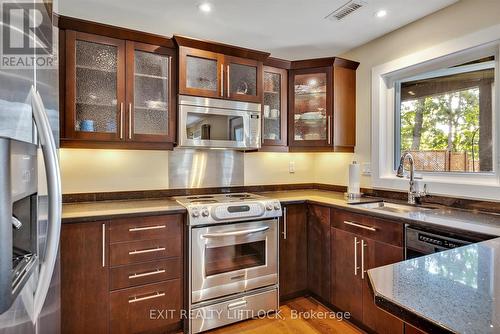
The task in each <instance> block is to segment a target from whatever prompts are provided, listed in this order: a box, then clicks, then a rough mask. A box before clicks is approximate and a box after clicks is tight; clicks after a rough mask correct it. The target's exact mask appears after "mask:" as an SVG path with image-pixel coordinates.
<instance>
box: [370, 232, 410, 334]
mask: <svg viewBox="0 0 500 334" xmlns="http://www.w3.org/2000/svg"><path fill="white" fill-rule="evenodd" d="M362 247H364V266H365V270H369V269H372V268H376V267H381V266H385V265H388V264H392V263H396V262H399V261H403V259H404V251H403V248H402V247H398V246H393V245H389V244H386V243H383V242H379V241H375V240H371V239H363V241H362ZM366 275H367V274H366V273H365V274H364V279H363V324H364V325H366V326H367V327H369V328H371V329H372V330H374V331H375V332H377V333H394V334H398V333H403V322H402V321H401V320H399V319H397V318H395V317H393V316H392V315H390V314H389V313H387V312H384V311H382V310H381V309H379V308H378V307H377V306H376V305H375V303H374V296H373V293H372V290H371V288H370V285H369V284H370V283H369V282H368V277H367V276H366Z"/></svg>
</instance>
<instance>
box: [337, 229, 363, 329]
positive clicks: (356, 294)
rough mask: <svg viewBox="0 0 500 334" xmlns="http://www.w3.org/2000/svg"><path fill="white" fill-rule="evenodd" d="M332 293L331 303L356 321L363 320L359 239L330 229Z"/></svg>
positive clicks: (352, 234) (341, 231)
mask: <svg viewBox="0 0 500 334" xmlns="http://www.w3.org/2000/svg"><path fill="white" fill-rule="evenodd" d="M331 238H332V243H331V247H332V250H331V252H332V266H331V269H332V277H333V284H332V291H331V303H332V304H333V305H335V306H336V307H338V308H339V309H340V310H342V311H346V312H350V313H351V315H352V316H353V317H354V318H355V319H356V320H358V321H362V318H363V284H362V283H363V282H362V281H361V272H360V269H361V267H360V263H359V261H360V256H359V255H360V254H359V248H360V247H361V239H360V238H359V237H358V236H357V235H356V234H354V233H350V232H347V231H344V230H341V229H337V228H332V229H331Z"/></svg>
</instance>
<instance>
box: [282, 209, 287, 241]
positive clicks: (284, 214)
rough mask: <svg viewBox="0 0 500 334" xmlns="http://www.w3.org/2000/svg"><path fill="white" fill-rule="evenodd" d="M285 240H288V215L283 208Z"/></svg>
mask: <svg viewBox="0 0 500 334" xmlns="http://www.w3.org/2000/svg"><path fill="white" fill-rule="evenodd" d="M282 234H283V239H284V240H286V234H287V214H286V207H284V208H283V232H282Z"/></svg>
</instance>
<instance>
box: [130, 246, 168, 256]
mask: <svg viewBox="0 0 500 334" xmlns="http://www.w3.org/2000/svg"><path fill="white" fill-rule="evenodd" d="M164 250H165V247H156V248H148V249H141V250H134V251H130V252H128V254H129V255H135V254H144V253H153V252H161V251H164Z"/></svg>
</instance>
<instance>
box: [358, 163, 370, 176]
mask: <svg viewBox="0 0 500 334" xmlns="http://www.w3.org/2000/svg"><path fill="white" fill-rule="evenodd" d="M361 174H362V175H365V176H370V175H372V164H371V163H369V162H364V163H362V164H361Z"/></svg>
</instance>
